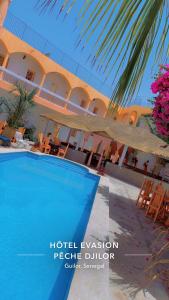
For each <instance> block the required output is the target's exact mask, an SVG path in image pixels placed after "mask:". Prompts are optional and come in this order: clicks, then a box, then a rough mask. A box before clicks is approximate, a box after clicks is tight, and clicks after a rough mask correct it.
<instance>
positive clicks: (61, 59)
mask: <svg viewBox="0 0 169 300" xmlns="http://www.w3.org/2000/svg"><path fill="white" fill-rule="evenodd" d="M5 27H6V28H7V29H8V30H9V31H10V32H12V33H13V34H14V35H16V36H17V37H19V38H20V39H21V40H23V41H25V42H27V43H28V44H29V45H31V46H32V47H34V48H35V49H37V50H39V51H40V52H42V53H43V54H45V55H46V56H49V57H50V58H51V59H53V60H54V61H55V62H57V63H58V64H60V65H61V66H63V67H64V68H65V69H67V70H69V71H70V72H71V73H73V74H74V75H76V76H77V77H79V78H81V79H82V80H84V81H85V82H87V83H88V84H89V85H91V86H93V87H94V88H95V89H96V90H98V91H100V92H101V93H102V94H104V95H106V96H108V97H110V96H111V94H112V87H111V86H109V85H107V84H106V83H105V82H103V81H102V80H100V79H99V78H98V77H97V76H96V75H94V74H93V73H91V72H90V71H89V70H88V69H86V68H85V67H83V66H82V65H80V64H79V63H77V62H76V61H75V60H74V59H72V57H70V56H68V55H67V54H66V53H64V52H63V51H61V50H60V49H58V48H57V47H56V46H55V45H53V44H52V43H51V42H49V41H48V40H47V39H45V38H44V37H43V36H42V35H40V34H39V33H38V32H36V31H35V30H33V29H32V28H31V27H29V26H28V25H27V24H26V23H25V22H23V21H22V20H21V19H19V18H17V17H16V16H14V15H13V14H12V13H11V12H10V11H9V12H8V14H7V18H6V20H5Z"/></svg>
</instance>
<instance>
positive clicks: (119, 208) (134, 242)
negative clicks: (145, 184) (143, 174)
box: [99, 179, 169, 300]
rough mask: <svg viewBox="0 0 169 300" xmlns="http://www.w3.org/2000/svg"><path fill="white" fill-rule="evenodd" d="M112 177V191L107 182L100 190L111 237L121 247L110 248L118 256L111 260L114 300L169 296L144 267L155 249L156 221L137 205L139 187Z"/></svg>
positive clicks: (165, 298) (164, 299) (158, 298)
mask: <svg viewBox="0 0 169 300" xmlns="http://www.w3.org/2000/svg"><path fill="white" fill-rule="evenodd" d="M111 180H112V183H113V181H114V184H115V188H114V190H113V188H112V190H113V191H110V190H109V189H108V188H107V187H104V186H102V187H100V188H99V193H101V194H102V195H103V196H104V199H106V200H105V203H106V204H107V205H109V218H110V227H109V239H110V241H111V242H113V241H114V242H118V243H119V249H111V252H114V253H115V259H114V260H112V261H110V264H109V268H110V286H111V288H110V295H112V299H113V300H118V299H121V300H123V299H124V300H130V299H134V300H136V299H139V300H143V299H148V300H149V299H151V300H153V299H156V300H167V299H169V296H168V295H167V294H166V291H165V289H164V287H163V286H162V285H161V283H158V282H155V283H150V282H148V278H147V276H146V274H145V271H144V270H145V267H146V265H147V260H148V255H147V254H151V253H152V242H153V240H154V238H155V237H154V224H153V222H152V221H151V220H150V219H148V218H146V217H145V216H144V212H143V211H142V210H140V209H138V208H137V207H136V204H135V202H136V201H135V199H136V197H137V194H138V189H137V188H135V187H133V186H131V185H126V184H124V183H122V182H120V181H118V180H114V179H111ZM157 226H158V225H157ZM126 254H129V255H131V254H133V256H129V255H126ZM139 254H141V255H140V256H139ZM115 297H116V299H115ZM110 299H111V297H110Z"/></svg>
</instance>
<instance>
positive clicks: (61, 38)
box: [5, 0, 154, 105]
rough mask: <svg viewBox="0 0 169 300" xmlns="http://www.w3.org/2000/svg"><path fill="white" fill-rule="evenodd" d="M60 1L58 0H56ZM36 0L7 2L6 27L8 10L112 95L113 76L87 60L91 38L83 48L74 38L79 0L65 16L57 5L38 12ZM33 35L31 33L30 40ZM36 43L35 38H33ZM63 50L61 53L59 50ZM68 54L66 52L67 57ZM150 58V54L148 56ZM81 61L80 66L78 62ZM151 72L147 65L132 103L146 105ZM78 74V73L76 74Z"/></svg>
mask: <svg viewBox="0 0 169 300" xmlns="http://www.w3.org/2000/svg"><path fill="white" fill-rule="evenodd" d="M58 2H59V1H58ZM36 3H37V0H29V1H23V0H13V1H12V3H11V5H10V10H9V15H8V16H7V20H6V23H5V25H6V27H7V26H8V23H9V18H10V14H12V15H15V16H16V17H18V18H19V19H21V20H23V21H24V22H25V23H26V24H27V25H28V26H30V27H31V28H32V29H33V30H35V31H36V32H38V33H39V34H40V35H42V36H43V37H44V38H45V39H47V40H48V41H49V42H51V43H52V44H53V46H55V47H57V49H58V57H59V56H62V58H61V59H62V62H64V63H65V67H66V63H67V61H69V63H70V62H71V65H72V66H71V67H72V68H75V69H77V67H78V72H79V73H78V74H81V73H83V76H84V78H82V79H85V78H87V80H88V82H89V83H91V85H93V86H94V87H95V88H96V89H102V91H103V92H104V94H106V95H107V96H110V95H111V91H112V90H113V86H112V78H111V77H110V78H109V79H108V80H107V82H105V81H104V78H103V75H102V74H100V73H98V72H97V71H96V70H95V69H94V68H93V67H92V65H91V63H89V62H88V61H87V59H88V57H89V55H90V54H91V52H92V51H93V45H92V41H91V42H90V43H89V44H88V46H87V47H86V48H85V49H84V50H82V47H81V46H79V47H77V41H78V39H79V33H80V28H77V26H76V24H77V23H76V21H77V14H78V11H79V9H80V5H81V0H79V1H77V4H76V5H75V7H74V8H73V10H72V12H71V14H70V15H69V16H68V17H67V18H66V19H64V18H63V15H61V16H60V17H58V8H56V9H55V10H54V11H53V12H52V13H45V14H40V13H39V11H38V10H37V8H36V7H35V5H36ZM33 38H34V39H36V37H34V35H31V39H32V41H33ZM33 42H35V43H37V39H36V41H33ZM62 52H64V54H63V53H62ZM67 56H69V57H68V58H67ZM150 62H151V58H150ZM78 64H80V67H79V66H78ZM153 76H154V74H153V73H152V71H151V69H150V68H147V70H146V72H145V75H144V79H143V82H142V85H141V88H140V91H139V93H138V96H137V97H136V99H134V103H136V104H137V103H140V104H141V105H147V104H148V103H147V99H150V98H152V94H151V90H150V85H151V82H152V81H153ZM79 77H80V76H79Z"/></svg>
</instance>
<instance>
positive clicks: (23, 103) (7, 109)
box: [0, 83, 37, 128]
mask: <svg viewBox="0 0 169 300" xmlns="http://www.w3.org/2000/svg"><path fill="white" fill-rule="evenodd" d="M36 92H37V90H36V89H33V90H32V91H30V92H28V91H27V89H26V88H25V87H24V86H22V85H21V84H20V83H16V84H15V85H14V89H13V90H12V91H11V92H10V94H11V93H12V94H15V98H14V99H7V98H6V97H0V108H1V112H3V113H7V115H8V119H7V123H8V125H9V126H10V127H14V128H18V127H20V126H24V115H25V113H26V112H28V110H29V109H30V108H31V107H33V106H34V100H33V99H34V96H35V94H36Z"/></svg>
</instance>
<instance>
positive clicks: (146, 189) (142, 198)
mask: <svg viewBox="0 0 169 300" xmlns="http://www.w3.org/2000/svg"><path fill="white" fill-rule="evenodd" d="M153 185H154V182H153V180H150V179H145V180H144V182H143V184H142V187H141V190H140V193H139V195H138V198H137V202H136V205H137V206H138V207H140V208H145V207H146V206H147V204H148V203H149V202H150V197H151V194H152V190H153Z"/></svg>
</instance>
